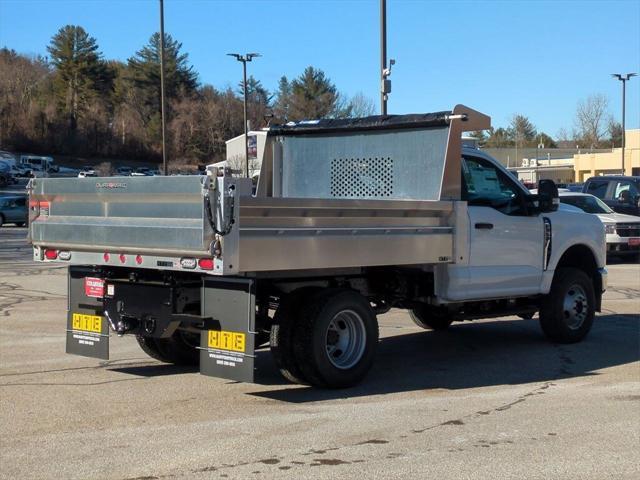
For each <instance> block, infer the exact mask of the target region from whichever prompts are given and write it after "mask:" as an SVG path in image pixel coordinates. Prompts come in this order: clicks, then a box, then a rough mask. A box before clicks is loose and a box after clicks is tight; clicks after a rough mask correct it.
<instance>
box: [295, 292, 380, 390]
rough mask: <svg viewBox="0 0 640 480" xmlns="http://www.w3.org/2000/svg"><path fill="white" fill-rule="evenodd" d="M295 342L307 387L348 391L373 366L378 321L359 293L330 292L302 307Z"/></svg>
mask: <svg viewBox="0 0 640 480" xmlns="http://www.w3.org/2000/svg"><path fill="white" fill-rule="evenodd" d="M294 339H295V341H294V345H293V346H294V354H295V358H296V360H297V363H298V364H299V366H300V370H301V371H302V374H303V376H304V378H305V379H306V380H307V381H308V382H309V383H311V384H312V385H314V386H317V387H326V388H346V387H351V386H353V385H356V384H357V383H359V382H360V381H361V380H362V379H363V378H364V377H365V375H366V374H367V373H368V372H369V369H370V368H371V366H372V364H373V359H374V357H375V352H376V348H377V344H378V321H377V319H376V315H375V313H374V311H373V309H372V308H371V305H370V304H369V302H368V301H367V299H366V298H364V297H363V296H362V295H360V294H359V293H357V292H354V291H352V290H344V289H329V290H325V291H322V292H320V293H318V294H316V295H314V296H313V297H312V298H310V299H309V301H308V302H307V303H306V304H305V305H303V307H302V308H301V312H300V318H299V322H298V323H297V325H295V329H294Z"/></svg>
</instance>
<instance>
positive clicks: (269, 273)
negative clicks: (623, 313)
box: [29, 105, 607, 388]
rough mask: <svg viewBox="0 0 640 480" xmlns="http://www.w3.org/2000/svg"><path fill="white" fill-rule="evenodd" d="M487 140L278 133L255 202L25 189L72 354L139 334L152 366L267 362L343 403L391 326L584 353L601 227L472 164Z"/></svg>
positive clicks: (341, 126) (475, 123)
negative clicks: (479, 330)
mask: <svg viewBox="0 0 640 480" xmlns="http://www.w3.org/2000/svg"><path fill="white" fill-rule="evenodd" d="M489 126H490V119H489V117H487V116H486V115H483V114H481V113H479V112H476V111H474V110H472V109H471V108H468V107H466V106H464V105H458V106H456V107H455V108H454V109H453V110H451V111H444V112H437V113H431V114H415V115H388V116H372V117H367V118H359V119H348V120H318V121H313V122H300V123H297V124H287V125H284V126H274V127H271V128H269V129H268V131H267V143H266V146H265V148H264V149H263V152H262V158H261V159H260V164H261V167H260V176H259V179H258V182H257V186H256V187H255V188H252V180H251V179H247V178H236V177H233V176H227V175H224V176H218V175H217V172H213V171H212V172H209V173H210V174H209V175H199V176H177V177H162V176H156V177H137V178H136V177H112V178H83V179H80V178H76V179H67V178H59V179H52V178H50V179H39V178H36V179H33V180H32V182H31V184H30V198H29V206H30V227H29V235H30V241H31V243H32V245H33V258H34V260H35V261H38V262H58V263H62V264H68V265H69V303H68V312H67V323H66V328H67V352H69V353H73V354H78V355H85V356H90V357H96V358H108V356H109V341H110V339H111V338H113V337H114V336H115V335H118V336H120V335H135V336H136V338H137V341H138V343H139V344H140V347H141V348H142V349H143V350H144V351H145V352H146V353H147V354H149V355H150V356H152V357H154V358H156V359H159V360H161V361H164V362H170V363H190V364H198V363H199V365H200V371H201V373H203V374H206V375H212V376H216V377H223V378H229V379H234V380H239V381H245V382H252V381H259V378H260V375H261V374H262V373H264V372H262V371H261V368H268V367H259V366H258V364H257V363H256V355H258V354H259V355H263V354H266V352H265V353H262V352H258V353H256V350H258V349H259V348H260V347H263V346H265V347H266V346H269V347H270V349H271V353H272V354H273V356H274V358H275V361H276V363H277V365H278V367H279V369H280V371H281V372H282V374H283V375H284V376H285V377H286V378H287V379H289V380H290V381H293V382H300V383H306V384H312V385H315V386H319V387H332V388H335V387H348V386H351V385H354V384H356V383H357V382H359V381H360V380H362V379H363V377H364V376H365V375H366V373H367V371H368V370H369V369H370V367H371V365H372V363H373V361H374V357H375V353H376V347H377V344H378V323H377V315H379V314H382V313H384V312H386V311H388V310H389V309H390V308H403V309H407V310H409V312H410V314H411V318H412V319H413V320H414V322H415V323H416V324H418V325H419V326H421V327H424V328H426V329H445V328H447V327H449V325H451V323H452V322H457V321H467V320H474V319H479V318H487V317H499V316H504V315H520V316H522V317H530V316H532V315H533V314H534V313H535V312H539V316H540V323H541V326H542V330H543V331H544V333H545V334H546V336H547V337H549V339H550V340H551V341H554V342H563V343H564V342H577V341H579V340H581V339H582V338H583V337H584V336H585V335H586V334H587V333H588V332H589V330H590V328H591V325H592V323H593V319H594V312H596V311H599V309H600V302H601V296H602V292H603V291H604V290H605V288H606V283H607V282H606V280H607V276H606V275H607V274H606V270H605V235H604V227H603V226H602V223H601V222H600V221H599V220H598V219H597V218H596V217H595V216H592V215H587V214H581V213H576V212H569V211H562V210H560V211H558V194H557V188H555V185H554V184H553V182H552V181H541V182H540V188H539V190H538V193H537V194H536V195H532V194H531V193H530V192H529V191H528V190H526V189H525V188H524V187H523V186H522V185H521V184H520V183H519V182H518V181H517V180H516V179H514V178H513V177H512V176H511V175H510V174H509V173H508V172H507V171H506V170H505V169H504V168H503V167H502V166H501V165H500V164H499V163H498V162H496V161H495V160H493V159H492V158H491V157H489V156H488V155H486V154H485V153H483V152H482V151H480V150H477V149H474V148H467V147H463V146H462V143H461V137H462V134H463V132H465V131H473V130H480V129H486V128H489ZM254 190H255V191H254ZM259 363H260V365H263V364H265V363H268V362H259Z"/></svg>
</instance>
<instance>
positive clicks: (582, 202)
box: [560, 195, 613, 213]
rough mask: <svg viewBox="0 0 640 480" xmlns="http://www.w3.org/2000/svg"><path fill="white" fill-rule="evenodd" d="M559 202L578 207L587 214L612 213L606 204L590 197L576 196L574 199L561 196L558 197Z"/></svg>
mask: <svg viewBox="0 0 640 480" xmlns="http://www.w3.org/2000/svg"><path fill="white" fill-rule="evenodd" d="M560 201H561V202H562V203H568V204H569V205H573V206H574V207H578V208H579V209H581V210H584V211H585V212H587V213H613V210H611V209H610V208H609V207H608V206H607V204H606V203H604V202H603V201H602V200H600V199H599V198H596V197H594V196H591V195H588V196H587V195H584V196H582V195H576V196H575V197H572V196H567V197H565V196H562V197H560Z"/></svg>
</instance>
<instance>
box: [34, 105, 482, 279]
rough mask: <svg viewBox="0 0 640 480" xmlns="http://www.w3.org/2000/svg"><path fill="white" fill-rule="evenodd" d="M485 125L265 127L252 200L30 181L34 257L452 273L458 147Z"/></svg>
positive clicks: (387, 122) (462, 117)
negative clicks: (440, 267)
mask: <svg viewBox="0 0 640 480" xmlns="http://www.w3.org/2000/svg"><path fill="white" fill-rule="evenodd" d="M488 122H489V119H488V117H485V116H484V115H481V114H479V113H478V112H474V111H473V110H471V109H468V108H467V107H463V106H457V107H456V108H455V109H454V110H453V111H451V112H439V113H436V114H427V115H416V116H387V117H369V118H367V119H361V120H360V121H357V120H350V121H321V122H305V123H302V124H298V125H290V126H286V127H276V128H273V129H271V130H270V131H269V133H268V138H267V146H266V147H265V152H266V153H265V157H264V158H263V159H261V161H262V163H261V174H260V178H259V182H258V185H257V190H256V191H255V193H254V194H252V185H251V180H250V179H244V178H234V177H216V176H215V174H214V173H213V172H209V173H210V174H209V175H205V176H172V177H159V176H156V177H114V178H84V179H34V180H33V181H32V183H31V186H30V238H31V242H32V244H33V246H34V259H35V260H39V261H60V260H62V261H66V262H69V263H75V264H89V265H112V266H128V267H138V268H153V269H167V270H184V269H188V270H195V271H202V273H210V274H213V275H237V274H251V273H252V272H269V271H273V272H282V271H294V270H308V269H323V268H339V267H366V266H382V265H412V264H414V265H418V264H425V263H446V262H452V261H454V258H456V257H458V253H462V254H464V253H463V252H458V253H456V241H455V238H454V233H455V232H456V230H457V229H458V230H460V225H461V222H462V220H464V219H466V203H465V202H460V201H459V199H460V155H461V143H460V136H461V133H462V131H463V130H471V129H472V130H476V129H480V128H486V126H488ZM485 125H486V126H485ZM48 251H49V253H47V252H48ZM51 252H55V254H54V253H51ZM60 252H62V255H59V253H60ZM54 257H55V258H54ZM458 258H459V257H458ZM185 260H186V261H185ZM200 260H204V262H203V263H202V264H203V265H205V266H201V262H199V261H200Z"/></svg>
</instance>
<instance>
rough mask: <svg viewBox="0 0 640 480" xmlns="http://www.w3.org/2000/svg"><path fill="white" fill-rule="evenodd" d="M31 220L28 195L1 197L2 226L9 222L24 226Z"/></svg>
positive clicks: (0, 214)
mask: <svg viewBox="0 0 640 480" xmlns="http://www.w3.org/2000/svg"><path fill="white" fill-rule="evenodd" d="M28 220H29V210H28V209H27V197H26V196H19V195H15V196H6V197H0V227H2V226H3V225H5V224H7V223H14V224H16V225H18V226H19V227H24V226H25V225H26V224H27V221H28Z"/></svg>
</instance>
